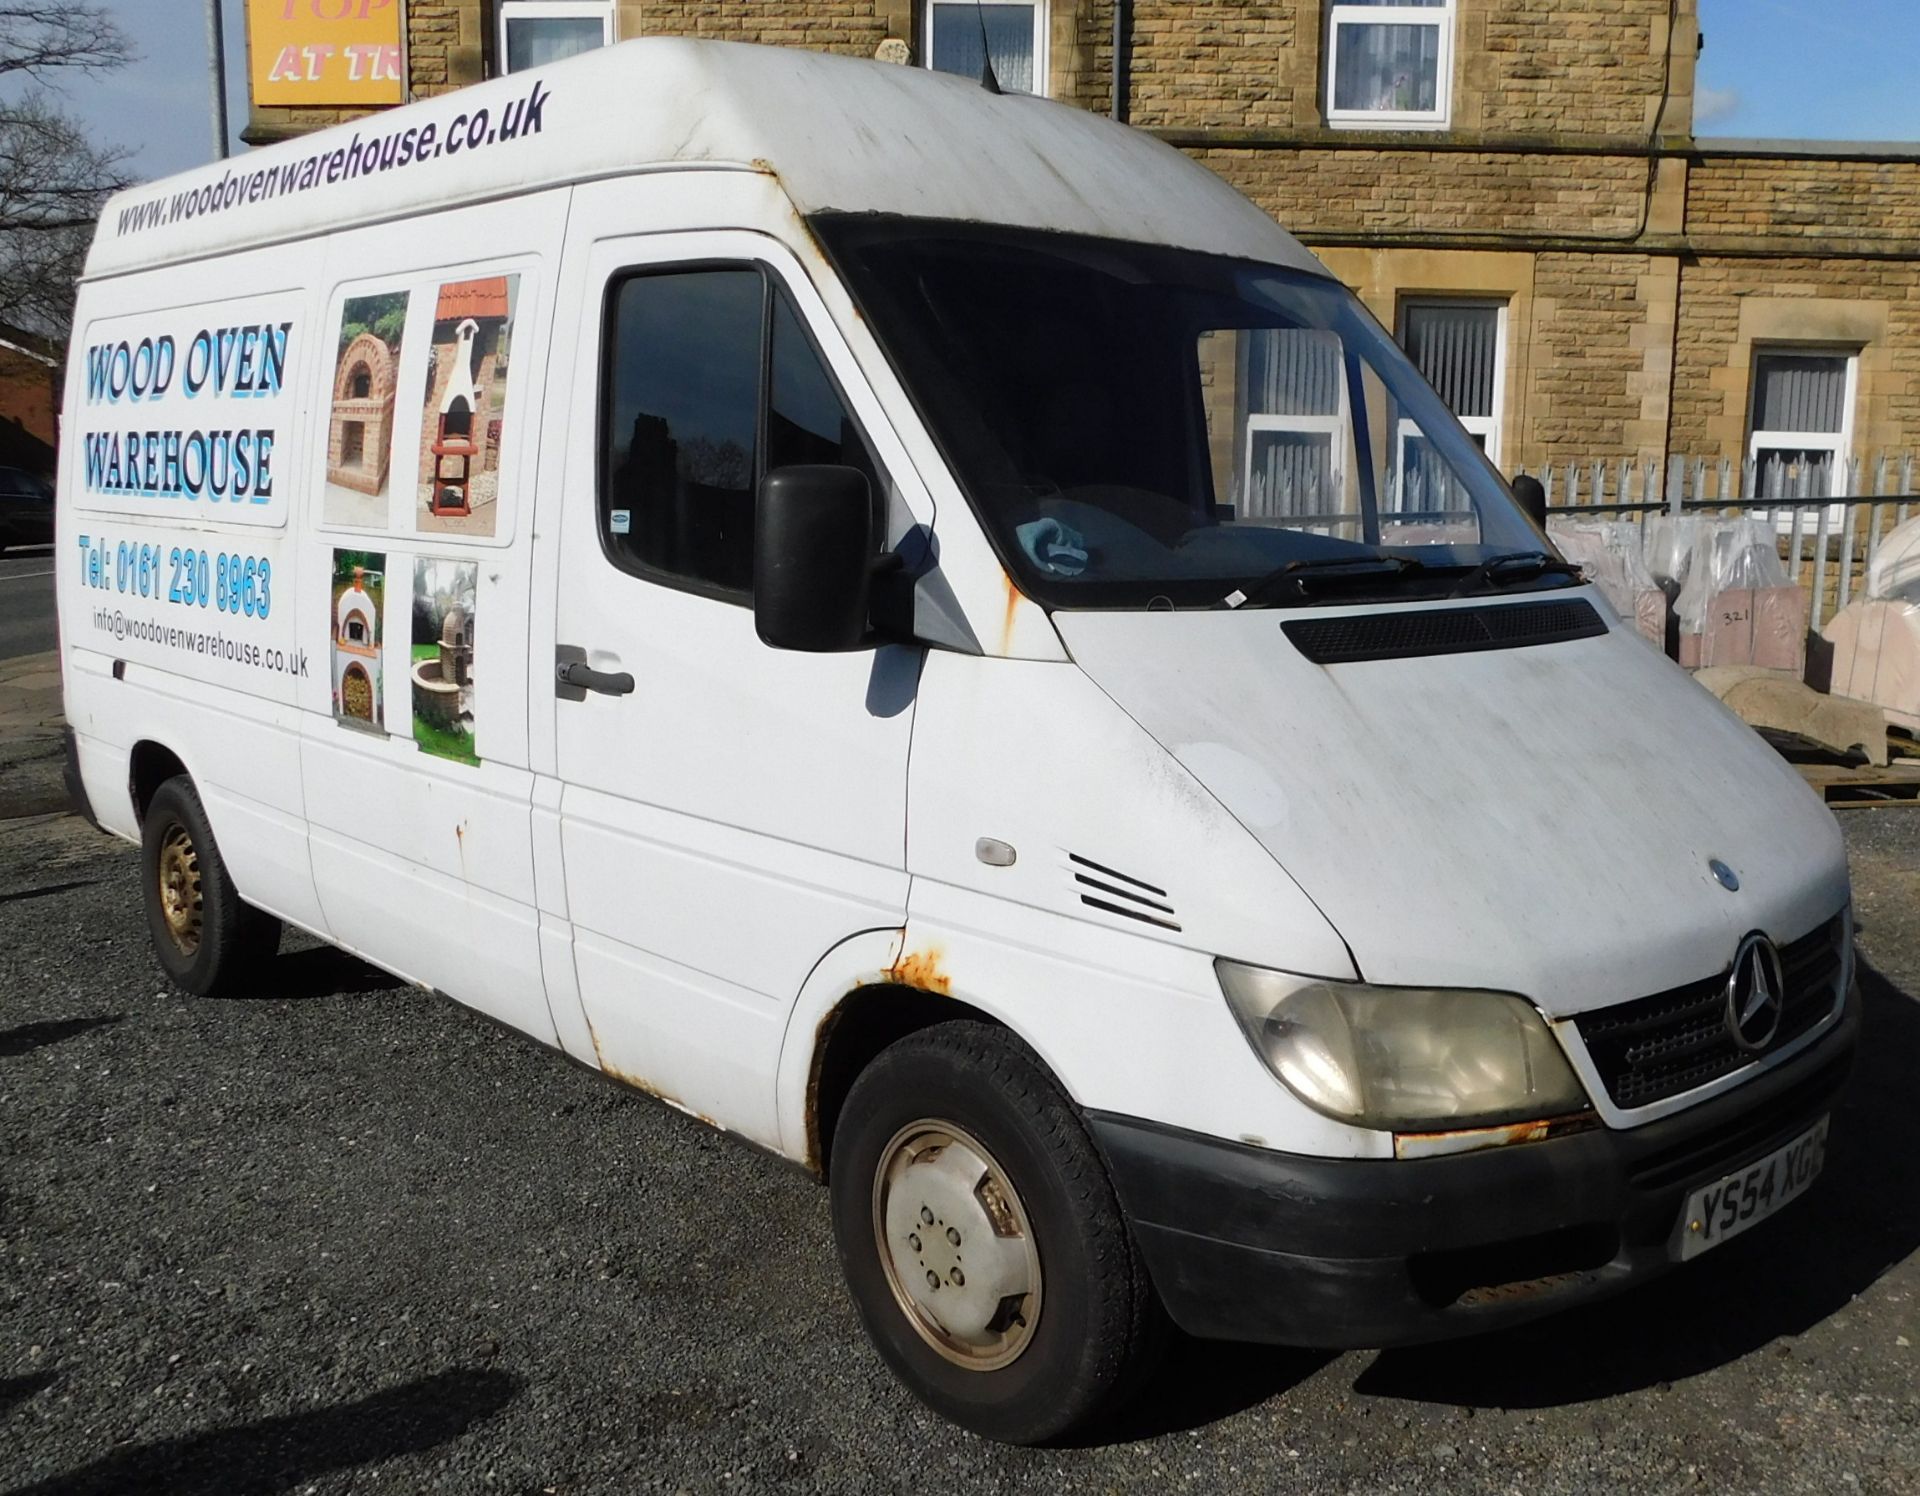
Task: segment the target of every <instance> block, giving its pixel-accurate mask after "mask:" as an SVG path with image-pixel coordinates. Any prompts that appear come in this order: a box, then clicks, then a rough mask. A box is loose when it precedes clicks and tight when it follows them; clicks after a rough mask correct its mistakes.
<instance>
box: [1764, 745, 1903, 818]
mask: <svg viewBox="0 0 1920 1496" xmlns="http://www.w3.org/2000/svg"><path fill="white" fill-rule="evenodd" d="M1794 767H1795V768H1796V769H1798V770H1799V771H1800V777H1801V778H1803V779H1805V780H1806V781H1807V783H1808V784H1810V785H1812V786H1813V788H1814V791H1815V792H1816V793H1817V794H1818V795H1819V796H1820V798H1821V799H1823V800H1825V801H1826V802H1827V804H1829V805H1831V806H1832V807H1833V808H1834V809H1835V810H1843V809H1844V810H1857V809H1865V808H1867V807H1869V806H1877V805H1920V759H1912V758H1904V757H1903V758H1896V759H1895V760H1894V761H1893V762H1892V763H1890V764H1888V765H1887V766H1886V767H1885V768H1884V769H1876V768H1874V767H1873V766H1872V765H1871V764H1848V763H1835V762H1832V761H1828V762H1825V763H1813V762H1802V763H1796V764H1795V765H1794Z"/></svg>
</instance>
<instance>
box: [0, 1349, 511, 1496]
mask: <svg viewBox="0 0 1920 1496" xmlns="http://www.w3.org/2000/svg"><path fill="white" fill-rule="evenodd" d="M519 1386H520V1384H519V1381H518V1379H516V1378H514V1377H511V1376H508V1375H507V1374H506V1373H505V1372H499V1371H444V1372H441V1373H439V1374H438V1375H436V1376H430V1377H422V1378H420V1379H419V1380H418V1381H413V1382H408V1383H406V1384H405V1385H403V1386H399V1387H394V1388H391V1389H389V1390H388V1391H385V1392H376V1393H374V1394H373V1395H372V1396H370V1397H363V1398H361V1399H359V1400H358V1401H355V1402H350V1403H342V1404H340V1405H339V1406H338V1407H332V1408H322V1409H320V1410H318V1411H317V1412H312V1413H289V1414H286V1415H283V1416H281V1417H278V1418H263V1419H260V1420H259V1421H258V1422H256V1423H247V1424H242V1425H241V1426H240V1427H238V1428H231V1429H217V1430H213V1431H211V1432H208V1433H204V1434H191V1435H188V1436H186V1437H184V1438H179V1439H162V1440H159V1441H157V1442H155V1443H152V1444H140V1445H136V1446H134V1447H133V1448H130V1449H123V1450H116V1451H115V1452H114V1453H112V1454H109V1455H106V1456H104V1457H102V1458H101V1459H98V1460H95V1461H94V1462H93V1463H92V1464H91V1465H86V1466H83V1467H82V1468H81V1469H78V1470H75V1471H72V1472H70V1473H68V1474H66V1475H57V1476H54V1477H53V1478H52V1479H50V1480H42V1481H36V1482H35V1483H34V1484H32V1485H28V1486H20V1487H17V1488H16V1489H15V1490H14V1491H13V1492H11V1493H10V1496H126V1493H128V1492H132V1491H165V1492H167V1493H168V1496H233V1493H235V1492H240V1491H246V1492H273V1491H286V1490H290V1489H292V1488H293V1487H295V1486H297V1485H299V1484H301V1483H303V1482H305V1481H308V1480H311V1479H312V1478H313V1477H315V1476H317V1475H323V1474H325V1473H327V1472H328V1471H334V1470H351V1469H356V1468H358V1467H360V1466H363V1465H373V1464H378V1463H380V1462H381V1461H385V1460H391V1459H397V1458H399V1457H401V1456H403V1455H409V1454H418V1453H419V1452H421V1451H422V1450H427V1449H433V1448H435V1447H436V1446H438V1445H441V1444H446V1443H449V1442H451V1441H452V1440H454V1439H457V1438H459V1437H460V1436H461V1435H462V1434H464V1433H466V1431H467V1430H468V1429H470V1428H472V1427H473V1426H474V1425H475V1424H477V1423H483V1422H485V1421H486V1420H487V1419H489V1418H491V1417H493V1416H494V1414H496V1413H498V1412H499V1411H500V1410H501V1409H502V1408H504V1407H505V1406H506V1405H507V1403H508V1402H510V1401H511V1400H512V1399H513V1396H514V1394H515V1393H516V1392H517V1391H518V1390H519Z"/></svg>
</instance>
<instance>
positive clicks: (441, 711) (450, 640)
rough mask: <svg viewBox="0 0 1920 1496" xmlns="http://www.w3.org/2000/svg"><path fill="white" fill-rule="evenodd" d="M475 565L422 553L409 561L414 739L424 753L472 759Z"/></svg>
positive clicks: (474, 761)
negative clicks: (411, 564) (411, 577)
mask: <svg viewBox="0 0 1920 1496" xmlns="http://www.w3.org/2000/svg"><path fill="white" fill-rule="evenodd" d="M478 590H479V567H478V565H476V564H475V563H474V562H472V561H443V560H436V559H434V558H433V557H431V556H422V557H420V558H419V559H418V560H417V561H415V562H414V564H413V655H412V661H411V665H412V682H413V739H414V741H415V742H416V743H418V744H419V745H420V747H421V748H422V749H424V750H425V751H426V752H428V753H432V754H437V755H438V756H439V757H441V758H450V759H454V760H456V761H458V762H460V763H469V764H477V763H479V762H480V756H479V754H478V753H477V752H476V751H475V748H474V741H475V739H474V704H473V648H474V643H473V622H474V610H475V602H476V600H477V596H476V595H477V593H478Z"/></svg>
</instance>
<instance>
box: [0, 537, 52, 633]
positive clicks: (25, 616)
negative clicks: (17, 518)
mask: <svg viewBox="0 0 1920 1496" xmlns="http://www.w3.org/2000/svg"><path fill="white" fill-rule="evenodd" d="M58 643H59V638H58V631H57V630H56V629H55V627H54V615H53V547H52V546H38V547H36V548H34V549H31V550H19V551H8V552H7V553H6V554H5V555H0V660H10V659H12V658H13V657H14V656H15V655H29V654H39V653H40V652H41V651H42V650H46V649H52V648H54V647H55V645H56V644H58Z"/></svg>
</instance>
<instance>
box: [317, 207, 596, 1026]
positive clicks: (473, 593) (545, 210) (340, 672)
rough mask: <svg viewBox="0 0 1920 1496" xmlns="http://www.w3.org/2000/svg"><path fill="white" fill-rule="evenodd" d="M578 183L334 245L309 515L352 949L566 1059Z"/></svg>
mask: <svg viewBox="0 0 1920 1496" xmlns="http://www.w3.org/2000/svg"><path fill="white" fill-rule="evenodd" d="M568 197H569V193H568V191H567V190H565V189H561V190H557V191H551V192H546V193H539V194H534V195H530V196H525V197H519V198H514V199H512V200H509V201H505V202H501V203H494V204H487V205H482V206H478V207H471V208H463V209H459V210H456V211H447V212H438V213H427V214H421V215H418V216H416V217H413V218H409V219H405V220H401V221H397V222H394V223H390V224H382V225H377V226H374V227H369V228H363V229H354V230H350V231H346V232H342V233H337V234H334V235H331V236H330V237H329V238H328V239H327V241H326V247H325V264H324V272H323V282H324V288H325V289H324V308H325V312H324V322H325V326H326V329H327V338H326V341H325V345H324V347H323V349H322V350H321V351H322V354H323V355H324V356H323V357H322V358H321V360H320V367H319V368H318V369H317V371H316V375H315V380H316V386H317V387H318V388H319V390H320V397H319V398H318V399H316V400H315V402H314V404H313V407H312V409H311V410H309V411H308V412H307V422H308V424H307V427H306V428H305V430H304V432H303V438H304V439H303V441H302V444H301V453H302V458H301V460H302V462H303V463H304V464H305V465H307V466H308V467H309V468H310V469H311V472H312V478H313V482H312V486H311V488H310V489H309V502H308V503H307V504H306V505H305V507H304V509H303V512H302V514H301V515H300V516H299V519H298V522H297V529H298V535H299V568H300V577H301V586H302V589H303V590H302V597H301V615H300V616H301V633H302V637H303V638H305V639H310V640H312V641H313V648H314V650H315V651H316V652H317V653H320V654H322V655H324V657H325V668H316V670H315V671H314V672H313V673H312V674H311V675H310V676H309V677H308V678H307V679H306V680H304V681H303V682H302V683H301V688H300V705H301V712H300V723H301V733H302V747H301V752H302V758H303V763H304V776H305V794H306V805H307V816H308V821H309V823H310V828H311V839H312V857H313V865H314V876H315V880H316V883H317V885H318V888H319V891H320V901H321V904H322V906H323V907H324V909H325V911H326V916H327V925H328V928H329V930H330V931H331V932H332V934H333V936H334V938H335V939H337V940H339V941H340V942H341V943H343V944H345V945H347V946H348V947H350V948H351V949H354V950H356V951H359V952H361V953H362V954H364V955H366V956H368V957H369V958H370V959H372V960H374V961H376V962H378V963H379V964H381V965H383V966H386V967H388V968H390V969H391V970H394V971H397V972H400V973H402V974H403V975H405V976H407V977H409V978H412V979H413V980H415V981H419V982H422V983H424V984H426V985H429V986H433V987H437V988H439V989H441V990H443V991H445V992H448V993H450V994H451V995H453V996H454V997H456V998H458V999H459V1000H460V1001H462V1002H465V1003H468V1004H470V1005H471V1006H473V1007H476V1008H478V1009H480V1010H481V1011H482V1012H484V1013H486V1014H488V1015H489V1016H491V1017H493V1018H496V1019H498V1020H500V1021H501V1022H503V1023H507V1024H509V1025H511V1026H513V1027H515V1028H519V1029H522V1030H524V1031H525V1032H527V1033H529V1034H531V1035H532V1036H533V1037H535V1038H537V1039H540V1040H541V1041H542V1042H544V1043H548V1044H553V1043H556V1042H557V1035H556V1032H555V1028H554V1024H553V1021H552V1019H551V1017H550V1015H549V1012H548V1009H547V1003H546V996H545V981H544V976H543V972H542V965H541V956H540V939H539V919H538V913H537V907H538V906H537V900H536V897H535V880H534V870H533V846H532V810H531V806H532V787H533V776H532V773H531V772H530V769H529V765H528V752H527V745H528V735H527V701H528V679H527V668H526V660H527V655H528V599H529V591H530V586H531V567H532V553H533V494H532V487H533V484H532V479H533V474H534V471H535V468H536V464H537V459H538V432H539V429H540V422H541V415H542V410H543V408H544V402H545V398H546V384H545V369H546V357H547V342H548V331H549V326H550V323H551V319H552V307H553V296H554V281H555V270H556V267H557V261H558V258H559V250H560V243H561V238H562V235H563V233H564V230H565V225H566V218H567V205H568Z"/></svg>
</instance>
